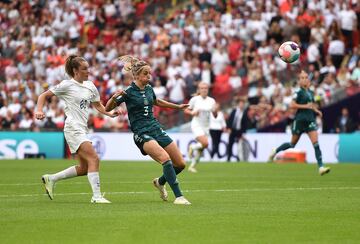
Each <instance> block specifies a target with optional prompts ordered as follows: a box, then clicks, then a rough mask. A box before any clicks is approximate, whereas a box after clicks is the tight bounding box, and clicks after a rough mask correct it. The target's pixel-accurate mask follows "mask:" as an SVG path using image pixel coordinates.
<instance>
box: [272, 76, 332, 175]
mask: <svg viewBox="0 0 360 244" xmlns="http://www.w3.org/2000/svg"><path fill="white" fill-rule="evenodd" d="M298 79H299V80H298V82H299V85H300V90H299V91H297V92H296V93H295V96H294V99H293V101H292V102H291V105H290V107H291V108H294V109H297V112H296V115H295V120H294V122H293V125H292V137H291V142H290V143H288V142H287V143H284V144H282V145H281V146H279V147H278V148H277V149H276V150H274V151H273V152H272V154H271V155H270V159H269V160H270V161H273V159H274V157H275V155H276V154H277V153H278V152H280V151H283V150H286V149H288V148H293V147H295V145H296V143H297V142H298V141H299V139H300V136H301V134H302V133H303V132H305V133H307V134H308V136H309V138H310V140H311V143H312V144H313V146H314V149H315V156H316V160H317V164H318V167H319V174H320V175H324V174H326V173H329V172H330V168H329V167H324V165H323V162H322V156H321V150H320V147H319V142H318V133H317V124H316V121H315V119H316V118H315V115H316V114H318V115H319V116H320V117H322V113H321V111H319V110H318V109H317V108H316V105H315V104H314V93H313V92H312V91H310V90H309V87H310V80H309V78H308V74H307V73H306V72H305V71H304V70H302V71H301V72H300V74H299V76H298Z"/></svg>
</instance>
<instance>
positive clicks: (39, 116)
mask: <svg viewBox="0 0 360 244" xmlns="http://www.w3.org/2000/svg"><path fill="white" fill-rule="evenodd" d="M52 96H54V93H52V91H50V90H47V91H46V92H43V93H42V94H41V95H40V96H39V98H38V101H37V108H36V112H35V119H39V120H41V119H43V118H45V114H44V112H43V107H44V103H45V101H46V99H47V98H49V97H52Z"/></svg>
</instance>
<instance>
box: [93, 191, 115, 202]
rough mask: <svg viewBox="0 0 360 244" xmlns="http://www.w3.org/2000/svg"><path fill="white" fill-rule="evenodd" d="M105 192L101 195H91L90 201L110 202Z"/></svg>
mask: <svg viewBox="0 0 360 244" xmlns="http://www.w3.org/2000/svg"><path fill="white" fill-rule="evenodd" d="M104 196H105V192H104V194H103V195H102V196H99V197H95V196H93V197H92V198H91V201H90V202H91V203H111V202H110V201H109V200H107V199H106V198H105V197H104Z"/></svg>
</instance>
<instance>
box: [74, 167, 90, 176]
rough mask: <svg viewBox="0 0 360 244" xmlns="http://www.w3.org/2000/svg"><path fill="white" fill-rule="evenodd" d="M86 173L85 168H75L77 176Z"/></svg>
mask: <svg viewBox="0 0 360 244" xmlns="http://www.w3.org/2000/svg"><path fill="white" fill-rule="evenodd" d="M87 172H88V167H87V166H78V167H76V173H77V175H78V176H82V175H86V174H87Z"/></svg>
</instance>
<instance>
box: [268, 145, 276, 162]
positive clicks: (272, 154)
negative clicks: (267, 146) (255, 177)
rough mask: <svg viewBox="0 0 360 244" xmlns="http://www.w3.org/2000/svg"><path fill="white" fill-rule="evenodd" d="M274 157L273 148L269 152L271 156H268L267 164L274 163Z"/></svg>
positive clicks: (274, 150) (274, 151)
mask: <svg viewBox="0 0 360 244" xmlns="http://www.w3.org/2000/svg"><path fill="white" fill-rule="evenodd" d="M275 156H276V149H275V148H273V149H272V150H271V154H270V156H269V159H268V162H269V163H272V162H274V158H275Z"/></svg>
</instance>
